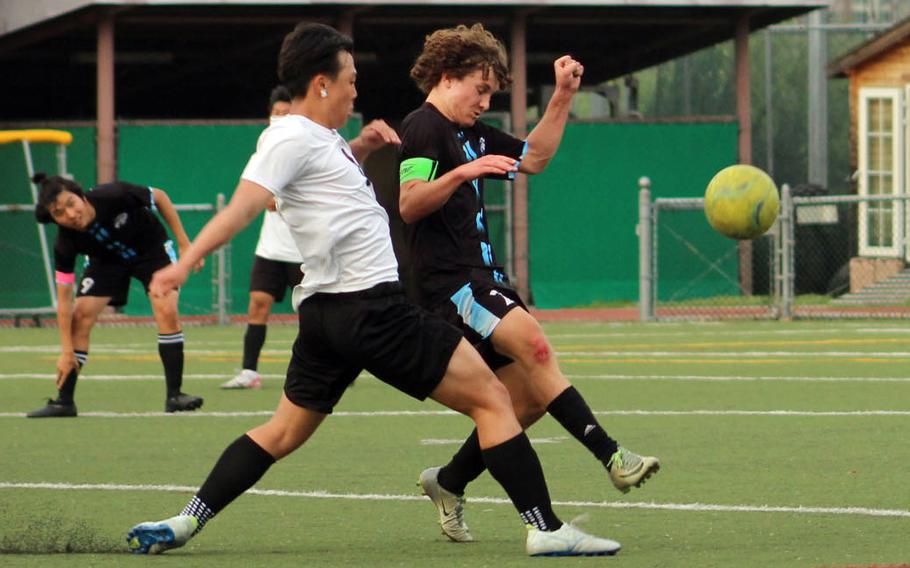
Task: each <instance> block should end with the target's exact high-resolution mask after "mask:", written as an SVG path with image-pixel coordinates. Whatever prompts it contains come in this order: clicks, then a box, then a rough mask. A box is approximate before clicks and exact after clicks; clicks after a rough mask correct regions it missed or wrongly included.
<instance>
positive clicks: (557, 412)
mask: <svg viewBox="0 0 910 568" xmlns="http://www.w3.org/2000/svg"><path fill="white" fill-rule="evenodd" d="M547 412H549V413H550V415H551V416H552V417H553V418H555V419H556V420H557V422H559V423H560V424H561V425H562V427H563V428H565V429H566V431H567V432H569V433H570V434H572V435H573V436H575V438H576V439H577V440H578V441H579V442H581V443H582V444H584V446H585V447H586V448H588V450H590V451H591V453H592V454H594V457H596V458H597V459H599V460H600V461H601V462H603V464H604V465H605V466H606V464H607V463H608V462H609V461H610V457H611V456H612V455H613V453H614V452H615V451H616V450H617V448H618V447H619V444H617V443H616V440H614V439H613V438H611V437H610V436H609V435H607V432H606V431H605V430H604V429H603V428H601V426H600V423H599V422H597V419H596V418H594V414H593V413H592V412H591V408H590V407H589V406H588V403H586V402H585V399H583V398H582V397H581V394H579V392H578V391H577V390H575V387H573V386H570V387H569V388H567V389H566V390H564V391H562V393H560V394H559V396H557V397H556V398H554V399H553V401H552V402H551V403H550V405H549V406H547Z"/></svg>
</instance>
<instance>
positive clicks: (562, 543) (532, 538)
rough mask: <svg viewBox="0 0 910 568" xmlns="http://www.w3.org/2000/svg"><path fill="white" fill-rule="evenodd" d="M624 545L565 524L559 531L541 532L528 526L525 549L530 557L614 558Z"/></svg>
mask: <svg viewBox="0 0 910 568" xmlns="http://www.w3.org/2000/svg"><path fill="white" fill-rule="evenodd" d="M620 548H622V545H621V544H619V543H618V542H616V541H615V540H610V539H608V538H600V537H596V536H591V535H589V534H588V533H586V532H582V531H580V530H578V529H577V528H575V527H574V526H573V525H572V524H571V523H563V525H562V526H561V527H559V530H555V531H550V532H547V531H540V530H537V529H535V528H534V527H532V526H530V525H528V540H527V542H526V544H525V549H526V550H527V551H528V555H530V556H613V555H614V554H616V553H617V552H619V549H620Z"/></svg>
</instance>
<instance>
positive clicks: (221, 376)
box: [0, 373, 910, 383]
mask: <svg viewBox="0 0 910 568" xmlns="http://www.w3.org/2000/svg"><path fill="white" fill-rule="evenodd" d="M231 375H232V373H190V374H186V375H183V378H184V379H193V380H212V381H214V380H218V381H224V380H227V379H229V378H230V377H231ZM261 376H262V378H263V379H284V375H283V374H281V373H263V374H262V375H261ZM566 377H567V378H569V379H571V380H573V381H575V380H593V381H682V382H686V381H707V382H757V381H778V382H808V383H811V382H823V383H824V382H831V383H839V382H843V383H852V382H857V383H907V382H910V377H828V376H825V377H801V376H782V377H774V376H758V377H749V376H740V375H624V374H601V375H579V374H567V375H566ZM54 378H55V375H53V374H52V373H0V381H3V380H18V379H51V380H52V379H54ZM162 378H163V377H162V375H154V374H152V375H96V374H92V373H86V374H84V375H81V376H80V377H79V380H80V381H160V380H162ZM359 378H374V377H373V376H372V375H370V374H368V373H364V374H363V375H361V376H360V377H359Z"/></svg>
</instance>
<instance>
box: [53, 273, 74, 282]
mask: <svg viewBox="0 0 910 568" xmlns="http://www.w3.org/2000/svg"><path fill="white" fill-rule="evenodd" d="M54 280H55V281H56V282H57V284H75V283H76V273H75V272H60V271H59V270H57V271H55V272H54Z"/></svg>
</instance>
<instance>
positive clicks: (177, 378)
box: [158, 331, 183, 398]
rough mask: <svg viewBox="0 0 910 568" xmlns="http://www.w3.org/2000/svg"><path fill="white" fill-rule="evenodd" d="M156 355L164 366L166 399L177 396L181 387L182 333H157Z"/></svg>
mask: <svg viewBox="0 0 910 568" xmlns="http://www.w3.org/2000/svg"><path fill="white" fill-rule="evenodd" d="M158 355H159V356H160V357H161V364H162V365H164V381H165V382H166V383H167V397H168V398H171V397H174V396H177V395H178V394H180V387H181V386H182V385H183V332H182V331H177V332H175V333H159V334H158Z"/></svg>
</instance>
